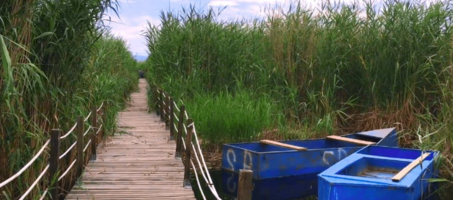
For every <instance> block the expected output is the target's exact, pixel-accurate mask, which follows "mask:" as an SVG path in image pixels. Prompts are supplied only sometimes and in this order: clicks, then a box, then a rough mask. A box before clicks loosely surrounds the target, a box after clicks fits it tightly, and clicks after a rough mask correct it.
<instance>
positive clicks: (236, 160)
mask: <svg viewBox="0 0 453 200" xmlns="http://www.w3.org/2000/svg"><path fill="white" fill-rule="evenodd" d="M370 144H373V145H380V146H393V147H396V146H398V139H397V135H396V130H395V128H388V129H379V130H373V131H366V132H358V133H354V134H349V135H344V136H328V138H325V139H313V140H295V141H279V142H277V141H268V140H266V141H261V142H250V143H236V144H225V145H223V152H222V168H223V169H224V170H228V171H231V172H234V173H239V170H240V169H250V170H252V171H253V179H257V180H260V179H268V178H279V177H280V178H281V177H287V176H298V175H309V174H319V173H321V172H322V171H324V170H326V169H327V168H329V167H330V166H332V165H333V164H335V163H337V162H338V161H340V160H342V159H344V158H346V157H347V156H349V155H351V154H352V153H354V152H356V151H357V150H359V149H361V148H362V147H363V146H364V145H370ZM315 179H316V178H315Z"/></svg>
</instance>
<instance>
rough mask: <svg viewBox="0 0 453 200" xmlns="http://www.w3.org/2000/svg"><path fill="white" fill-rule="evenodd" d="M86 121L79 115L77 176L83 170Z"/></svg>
mask: <svg viewBox="0 0 453 200" xmlns="http://www.w3.org/2000/svg"><path fill="white" fill-rule="evenodd" d="M84 126H85V124H84V122H83V117H82V116H79V117H77V128H76V130H77V174H76V177H77V178H78V177H80V175H82V171H83V163H84V162H83V148H84V145H85V143H84V142H83V132H84Z"/></svg>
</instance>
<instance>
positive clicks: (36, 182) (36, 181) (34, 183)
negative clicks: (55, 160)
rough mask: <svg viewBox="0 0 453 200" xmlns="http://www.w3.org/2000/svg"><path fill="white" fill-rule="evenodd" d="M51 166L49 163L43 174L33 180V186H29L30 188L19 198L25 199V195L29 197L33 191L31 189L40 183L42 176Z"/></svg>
mask: <svg viewBox="0 0 453 200" xmlns="http://www.w3.org/2000/svg"><path fill="white" fill-rule="evenodd" d="M49 167H50V165H47V166H46V168H45V169H44V170H42V172H41V174H40V175H39V176H38V178H36V180H35V182H33V183H32V184H31V186H30V187H29V188H28V190H27V191H26V192H25V193H24V194H23V195H22V197H20V199H19V200H23V199H25V197H27V195H28V193H30V192H31V190H32V189H33V188H34V187H35V186H36V184H38V182H39V181H40V180H41V178H42V177H43V176H44V174H45V173H46V172H47V170H49Z"/></svg>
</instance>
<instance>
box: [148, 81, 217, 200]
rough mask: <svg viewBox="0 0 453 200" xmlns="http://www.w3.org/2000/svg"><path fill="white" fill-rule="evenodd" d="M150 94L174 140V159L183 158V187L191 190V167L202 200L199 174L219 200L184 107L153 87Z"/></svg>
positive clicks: (192, 124)
mask: <svg viewBox="0 0 453 200" xmlns="http://www.w3.org/2000/svg"><path fill="white" fill-rule="evenodd" d="M152 92H153V97H154V102H155V110H156V113H157V114H158V115H160V118H161V120H162V121H165V125H166V128H167V129H169V130H170V135H169V139H170V140H175V139H176V149H175V159H182V157H184V160H183V163H184V181H183V187H186V188H191V184H190V178H189V175H190V168H191V167H192V168H193V172H194V173H195V179H196V182H197V184H198V187H199V188H200V193H201V195H202V197H203V199H206V195H205V194H204V191H203V189H202V187H201V183H200V180H199V178H198V173H201V176H202V177H203V179H204V181H205V182H206V184H207V187H208V188H209V190H210V191H211V193H212V195H213V196H214V197H215V198H216V199H220V197H219V195H218V194H217V191H216V189H215V187H214V183H213V182H212V179H211V176H210V174H209V169H208V167H207V165H206V162H205V160H204V157H203V152H202V150H201V148H200V144H199V141H198V136H197V131H196V128H195V123H194V121H193V120H192V119H191V118H189V114H188V113H187V111H186V109H185V106H184V105H181V106H179V107H178V104H177V103H176V101H175V100H174V99H173V97H171V96H170V95H168V94H167V93H166V92H164V91H163V90H162V89H160V88H159V87H157V86H155V85H154V86H152ZM194 162H195V163H194Z"/></svg>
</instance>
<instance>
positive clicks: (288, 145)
mask: <svg viewBox="0 0 453 200" xmlns="http://www.w3.org/2000/svg"><path fill="white" fill-rule="evenodd" d="M260 142H261V143H263V144H269V145H275V146H279V147H285V148H289V149H294V150H297V151H306V150H307V148H305V147H299V146H295V145H290V144H285V143H281V142H277V141H273V140H261V141H260Z"/></svg>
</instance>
